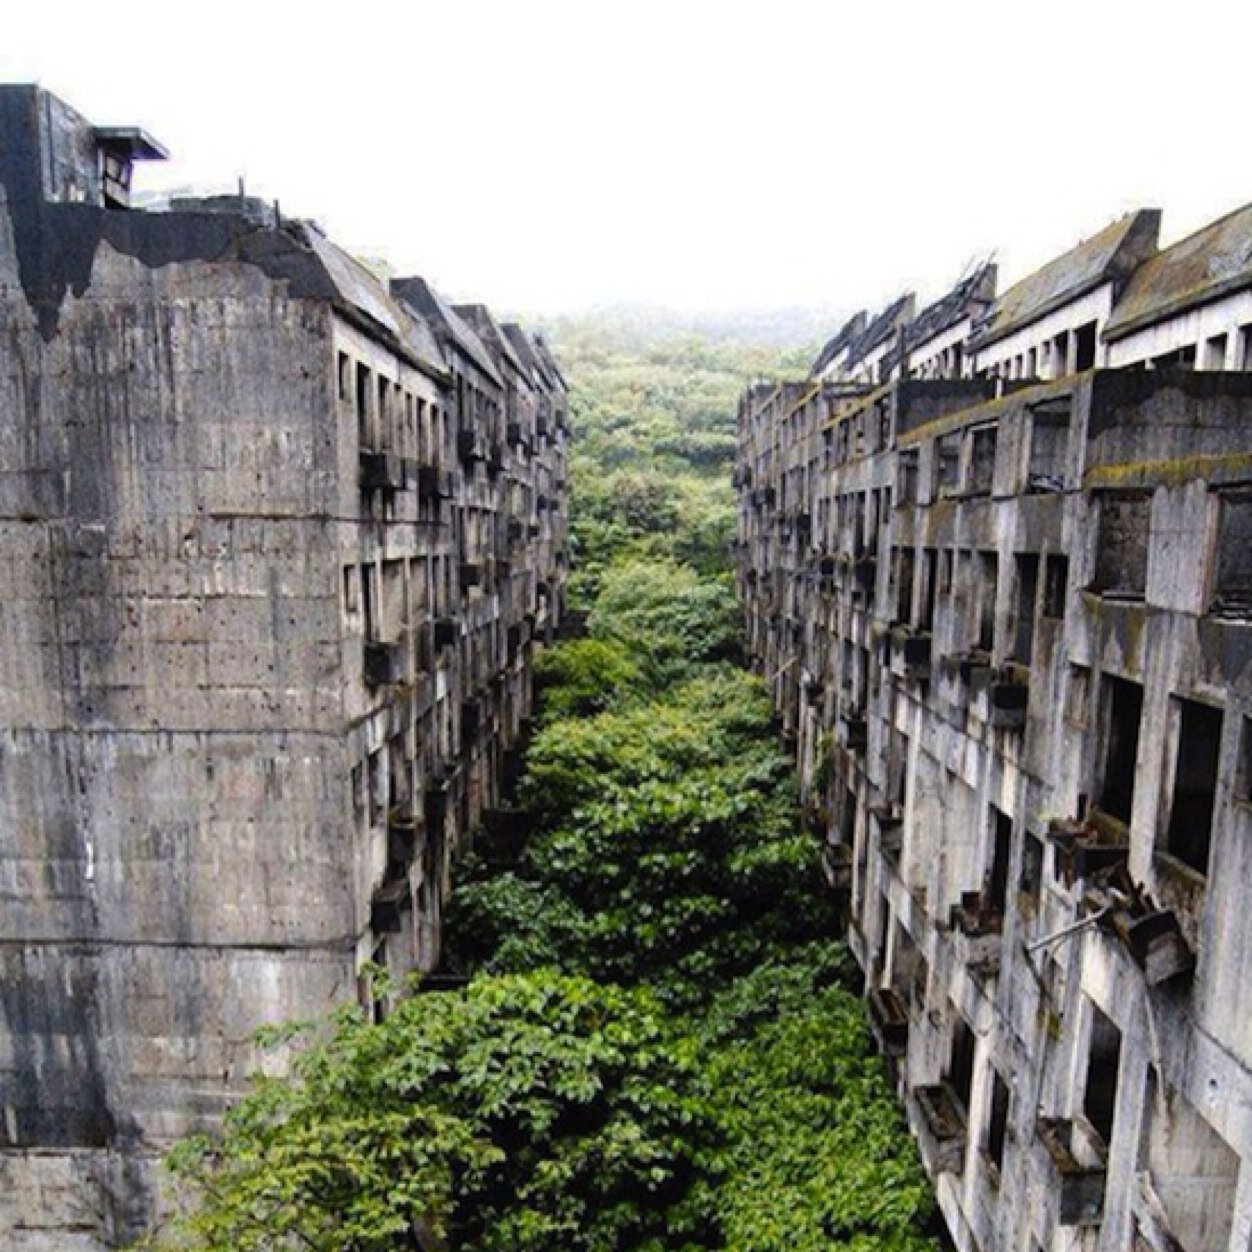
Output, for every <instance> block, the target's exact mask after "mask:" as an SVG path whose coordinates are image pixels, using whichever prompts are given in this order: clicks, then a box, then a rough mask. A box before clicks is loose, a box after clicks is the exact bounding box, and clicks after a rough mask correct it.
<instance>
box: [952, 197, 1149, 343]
mask: <svg viewBox="0 0 1252 1252" xmlns="http://www.w3.org/2000/svg"><path fill="white" fill-rule="evenodd" d="M1160 225H1161V213H1160V210H1159V209H1139V210H1137V211H1136V212H1134V213H1128V214H1126V216H1125V217H1120V218H1118V219H1117V221H1115V222H1111V223H1110V224H1109V225H1108V226H1106V227H1105V228H1104V229H1103V230H1101V231H1099V232H1098V233H1097V234H1094V235H1092V236H1091V238H1090V239H1084V240H1083V242H1082V243H1080V244H1078V245H1077V247H1074V248H1071V249H1070V250H1069V251H1068V252H1066V253H1064V254H1062V255H1061V256H1059V257H1057V258H1056V259H1055V260H1053V261H1049V262H1048V263H1047V265H1045V266H1043V268H1042V269H1037V270H1036V271H1035V272H1034V273H1033V274H1030V275H1029V276H1028V277H1026V278H1023V279H1022V281H1021V282H1019V283H1017V284H1016V285H1015V286H1013V287H1010V288H1009V290H1008V291H1006V292H1005V293H1004V294H1003V295H1002V296H1000V298H999V299H998V300H997V301H996V302H995V304H994V305H993V306H992V309H991V315H990V317H989V318H988V320H987V322H986V324H985V325H984V326H983V327H981V328H980V329H979V331H978V333H977V334H976V335H975V337H974V342H973V347H975V348H985V347H987V346H988V345H990V344H993V343H995V342H996V341H997V340H1000V339H1004V338H1005V337H1006V336H1008V335H1011V334H1012V333H1013V332H1014V331H1017V330H1021V329H1022V328H1023V327H1026V326H1029V325H1030V324H1031V323H1032V322H1037V321H1038V320H1039V319H1040V318H1042V317H1046V316H1047V315H1048V314H1049V313H1052V312H1054V311H1055V310H1056V309H1059V308H1061V307H1062V306H1063V305H1066V304H1069V303H1070V302H1071V301H1072V300H1076V299H1078V298H1079V297H1080V296H1084V295H1086V294H1087V293H1088V292H1091V291H1094V290H1095V289H1096V288H1097V287H1099V286H1101V285H1103V284H1104V283H1106V282H1118V281H1122V280H1124V279H1126V278H1128V277H1129V276H1130V275H1131V274H1132V273H1133V272H1134V270H1135V269H1136V268H1137V267H1138V265H1139V264H1140V263H1141V262H1142V261H1143V260H1144V259H1145V258H1146V257H1148V256H1150V255H1151V254H1152V253H1154V252H1155V251H1156V241H1157V235H1158V232H1159V230H1160Z"/></svg>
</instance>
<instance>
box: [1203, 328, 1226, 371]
mask: <svg viewBox="0 0 1252 1252" xmlns="http://www.w3.org/2000/svg"><path fill="white" fill-rule="evenodd" d="M1227 342H1228V340H1227V337H1226V336H1225V335H1213V336H1212V337H1211V338H1209V339H1206V340H1205V341H1204V360H1203V367H1204V369H1206V370H1224V369H1225V368H1226V345H1227Z"/></svg>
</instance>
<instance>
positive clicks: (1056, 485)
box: [1026, 396, 1073, 491]
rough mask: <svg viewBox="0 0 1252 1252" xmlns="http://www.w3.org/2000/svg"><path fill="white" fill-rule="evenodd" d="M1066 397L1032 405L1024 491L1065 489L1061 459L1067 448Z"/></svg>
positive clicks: (1068, 408)
mask: <svg viewBox="0 0 1252 1252" xmlns="http://www.w3.org/2000/svg"><path fill="white" fill-rule="evenodd" d="M1072 407H1073V401H1072V399H1071V398H1070V397H1069V396H1064V397H1062V398H1061V399H1059V400H1056V401H1052V402H1050V403H1049V404H1047V405H1046V406H1044V405H1039V406H1036V407H1035V408H1034V409H1033V411H1032V413H1031V419H1030V455H1029V460H1028V462H1027V466H1026V488H1027V490H1028V491H1061V490H1063V489H1064V487H1065V457H1066V451H1067V449H1068V446H1069V427H1070V412H1071V409H1072Z"/></svg>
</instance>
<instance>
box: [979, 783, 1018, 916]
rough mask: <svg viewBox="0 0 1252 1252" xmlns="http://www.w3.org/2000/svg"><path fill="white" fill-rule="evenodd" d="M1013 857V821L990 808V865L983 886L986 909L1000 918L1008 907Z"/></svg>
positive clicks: (997, 810)
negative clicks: (1010, 863)
mask: <svg viewBox="0 0 1252 1252" xmlns="http://www.w3.org/2000/svg"><path fill="white" fill-rule="evenodd" d="M1012 856H1013V819H1012V818H1011V817H1009V815H1008V814H1007V813H1002V812H1001V811H1000V810H999V809H997V808H996V807H994V805H993V806H992V809H991V863H990V865H988V867H987V877H986V881H985V883H984V885H983V891H984V893H985V902H986V906H987V908H988V909H989V910H990V911H991V912H993V913H995V914H997V915H998V916H1000V917H1003V916H1004V913H1005V909H1006V907H1007V905H1008V888H1009V862H1010V860H1011V859H1012Z"/></svg>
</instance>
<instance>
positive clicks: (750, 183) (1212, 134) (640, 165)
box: [0, 0, 1252, 312]
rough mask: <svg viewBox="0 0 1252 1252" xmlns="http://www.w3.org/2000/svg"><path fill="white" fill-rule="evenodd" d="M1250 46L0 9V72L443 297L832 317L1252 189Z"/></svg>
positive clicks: (879, 9)
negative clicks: (792, 308) (145, 139)
mask: <svg viewBox="0 0 1252 1252" xmlns="http://www.w3.org/2000/svg"><path fill="white" fill-rule="evenodd" d="M1250 36H1252V3H1249V2H1248V0H1242V2H1240V0H1228V2H1227V0H1222V2H1216V0H1192V2H1191V3H1187V4H1178V3H1176V2H1172V0H1171V2H1168V3H1161V2H1158V3H1152V0H1134V2H1133V3H1132V2H1127V0H1040V2H1038V3H1031V4H1029V5H1023V4H1021V3H1016V2H1015V0H987V2H984V0H920V2H917V3H914V2H911V0H894V2H891V0H855V2H854V3H838V2H837V0H806V2H801V0H759V2H758V3H751V4H746V3H739V2H738V0H720V2H717V0H668V2H667V3H666V2H656V0H628V2H627V3H621V2H620V0H515V2H514V3H505V2H502V0H434V2H432V0H406V2H404V3H394V4H392V3H378V2H371V0H357V3H354V4H336V5H328V4H325V3H321V4H319V3H317V2H316V0H304V2H303V3H300V4H292V3H286V2H275V0H251V2H250V3H240V2H239V0H210V2H209V3H204V4H200V3H183V4H176V3H172V2H171V0H163V3H161V4H148V3H140V2H138V0H92V3H90V4H84V3H79V2H78V0H74V2H72V3H70V2H63V3H56V2H55V0H43V3H42V4H40V5H39V6H38V7H37V6H36V4H35V3H34V2H33V0H9V3H8V4H7V5H5V6H4V10H3V14H2V16H0V78H2V79H4V80H8V81H31V80H39V81H42V82H43V83H44V85H45V86H47V87H49V88H51V89H52V90H54V91H56V92H57V93H58V94H60V95H62V96H63V97H65V98H66V99H67V100H68V101H69V102H70V103H71V104H73V105H74V106H75V107H77V108H78V109H79V110H80V111H81V112H83V113H84V114H86V115H87V116H88V117H89V118H90V119H91V120H92V121H95V122H99V123H135V124H139V125H143V126H144V127H146V128H147V129H148V130H150V131H151V132H152V133H153V134H154V135H155V136H156V137H157V138H158V139H160V140H162V141H163V142H164V143H165V144H166V145H167V146H168V147H169V148H170V149H171V151H172V155H173V160H172V161H171V162H170V164H169V166H168V167H165V168H163V169H160V170H159V172H158V171H156V170H150V171H148V172H146V173H145V176H144V179H143V181H142V182H141V185H142V186H148V187H155V186H185V185H192V184H194V185H211V186H214V187H217V188H227V187H232V188H233V186H234V185H235V182H236V179H237V178H238V176H239V175H243V176H244V177H245V178H246V179H247V183H248V187H249V190H251V191H255V192H258V193H262V194H265V195H268V196H271V197H276V198H278V199H279V200H280V201H281V204H282V207H283V211H284V212H285V213H288V214H291V215H298V216H311V217H314V218H316V219H317V220H318V221H320V222H321V223H322V224H323V226H325V227H326V228H327V230H328V231H329V232H330V233H331V235H333V236H334V237H335V238H336V239H337V240H338V241H339V242H340V243H342V244H344V245H345V246H347V247H349V248H352V249H353V250H355V251H357V252H360V253H364V254H369V255H376V256H384V257H386V258H387V259H388V260H389V261H390V262H391V263H392V265H393V266H394V267H395V268H396V269H397V270H399V271H403V272H407V271H419V272H422V273H425V274H427V275H428V276H429V277H430V278H432V279H433V280H434V281H435V282H436V283H437V284H438V285H440V286H441V287H442V288H443V289H445V290H446V291H447V292H448V293H449V294H450V295H452V296H454V297H455V298H457V299H484V300H487V301H488V302H490V303H492V304H493V305H496V306H497V307H501V308H511V309H525V310H531V311H536V312H538V311H543V312H551V311H558V310H563V309H573V308H578V307H581V306H584V305H587V304H589V303H594V302H604V301H617V300H631V301H647V302H651V303H661V304H669V305H672V306H675V307H678V308H684V309H738V308H748V307H773V306H783V305H788V304H800V303H820V304H826V305H834V306H838V307H846V308H852V307H857V306H860V305H862V304H874V303H876V302H879V301H882V300H884V299H885V298H887V297H888V296H890V295H891V294H893V293H894V292H895V291H896V290H897V289H898V288H900V287H902V286H905V285H911V286H916V287H918V288H920V290H921V293H922V296H923V298H926V297H928V296H933V295H937V294H939V293H940V292H941V291H942V290H943V289H944V288H946V287H947V286H948V285H950V283H951V282H952V281H953V280H955V278H956V277H957V276H958V275H959V273H960V271H961V270H962V269H963V268H964V266H965V265H966V263H967V262H968V261H970V260H971V259H972V258H974V257H976V256H980V255H984V254H986V253H989V252H991V251H995V252H997V254H998V256H999V258H1000V262H1001V280H1002V285H1003V284H1004V281H1005V280H1006V279H1008V280H1012V279H1013V278H1016V277H1019V276H1020V275H1021V274H1022V273H1024V272H1026V271H1028V270H1029V269H1031V268H1033V267H1034V266H1036V265H1038V264H1040V263H1042V262H1043V261H1045V260H1047V259H1048V258H1049V257H1051V256H1053V255H1055V254H1056V253H1057V252H1060V251H1062V250H1064V249H1065V248H1067V247H1068V246H1070V245H1071V244H1073V243H1075V242H1077V240H1078V239H1080V238H1082V237H1084V236H1086V235H1089V234H1091V233H1093V232H1094V231H1095V230H1097V229H1099V227H1101V226H1102V225H1103V224H1104V223H1105V222H1107V221H1108V220H1109V219H1111V218H1113V217H1115V216H1117V215H1118V214H1119V213H1121V212H1122V211H1124V210H1126V209H1129V208H1133V207H1138V206H1141V205H1154V206H1159V207H1161V208H1163V209H1164V210H1165V225H1164V233H1165V237H1166V238H1167V239H1172V238H1176V237H1178V236H1180V235H1182V234H1185V233H1188V232H1189V231H1190V230H1193V229H1195V228H1196V227H1198V226H1200V225H1202V224H1204V222H1206V221H1208V220H1209V219H1211V218H1213V217H1215V216H1218V215H1219V214H1221V213H1224V212H1226V211H1228V210H1230V209H1232V208H1235V207H1237V206H1239V205H1240V204H1243V203H1245V202H1246V201H1248V200H1252V158H1250V154H1249V140H1250V138H1252V102H1250V97H1249V85H1250V84H1252V68H1250V67H1252V38H1250Z"/></svg>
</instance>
